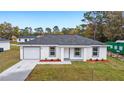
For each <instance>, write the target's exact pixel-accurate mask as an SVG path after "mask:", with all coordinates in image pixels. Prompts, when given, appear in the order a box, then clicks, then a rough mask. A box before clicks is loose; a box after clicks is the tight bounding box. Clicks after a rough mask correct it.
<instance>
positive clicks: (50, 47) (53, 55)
mask: <svg viewBox="0 0 124 93" xmlns="http://www.w3.org/2000/svg"><path fill="white" fill-rule="evenodd" d="M50 48H55V49H54V51H52V52H54V53H55V55H51V50H50ZM49 57H56V47H49Z"/></svg>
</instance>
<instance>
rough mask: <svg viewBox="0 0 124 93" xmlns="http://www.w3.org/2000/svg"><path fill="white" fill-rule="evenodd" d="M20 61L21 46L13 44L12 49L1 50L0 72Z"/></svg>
mask: <svg viewBox="0 0 124 93" xmlns="http://www.w3.org/2000/svg"><path fill="white" fill-rule="evenodd" d="M17 62H19V47H17V46H12V47H11V49H10V50H8V51H5V52H0V72H2V71H4V70H5V69H7V68H9V67H10V66H12V65H14V64H15V63H17Z"/></svg>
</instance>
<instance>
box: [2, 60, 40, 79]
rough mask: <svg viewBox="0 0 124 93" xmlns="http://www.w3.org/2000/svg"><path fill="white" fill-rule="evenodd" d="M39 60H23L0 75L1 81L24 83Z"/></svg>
mask: <svg viewBox="0 0 124 93" xmlns="http://www.w3.org/2000/svg"><path fill="white" fill-rule="evenodd" d="M37 62H38V61H37V60H23V61H20V62H18V63H17V64H15V65H13V66H12V67H10V68H8V69H7V70H5V71H3V72H2V73H0V81H24V80H25V79H26V78H27V76H28V75H29V74H30V73H31V71H32V70H33V69H34V67H35V66H36V65H37Z"/></svg>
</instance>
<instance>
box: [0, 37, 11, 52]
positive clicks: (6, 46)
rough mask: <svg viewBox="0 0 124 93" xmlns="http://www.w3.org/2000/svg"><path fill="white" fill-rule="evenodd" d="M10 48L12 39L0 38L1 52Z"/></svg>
mask: <svg viewBox="0 0 124 93" xmlns="http://www.w3.org/2000/svg"><path fill="white" fill-rule="evenodd" d="M9 49H10V41H9V40H7V39H4V38H0V52H3V51H6V50H9Z"/></svg>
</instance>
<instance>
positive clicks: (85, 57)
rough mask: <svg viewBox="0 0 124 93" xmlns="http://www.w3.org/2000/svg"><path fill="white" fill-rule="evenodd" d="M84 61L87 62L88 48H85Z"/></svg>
mask: <svg viewBox="0 0 124 93" xmlns="http://www.w3.org/2000/svg"><path fill="white" fill-rule="evenodd" d="M83 61H87V48H84V57H83Z"/></svg>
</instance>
